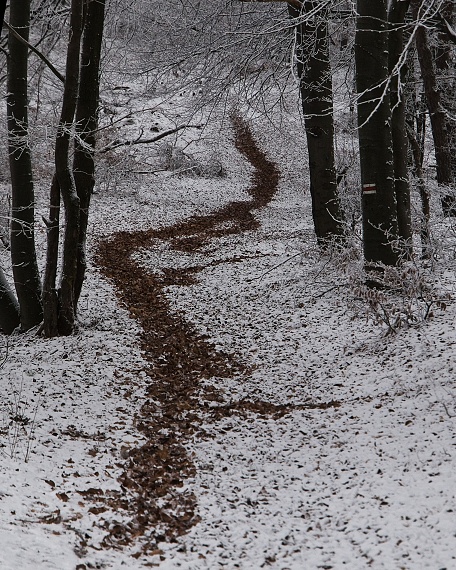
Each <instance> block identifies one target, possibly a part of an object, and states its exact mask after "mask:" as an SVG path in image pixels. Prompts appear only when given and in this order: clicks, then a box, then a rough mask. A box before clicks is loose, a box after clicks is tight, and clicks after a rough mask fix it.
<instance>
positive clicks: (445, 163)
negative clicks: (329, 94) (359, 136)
mask: <svg viewBox="0 0 456 570" xmlns="http://www.w3.org/2000/svg"><path fill="white" fill-rule="evenodd" d="M419 8H420V2H419V0H413V1H412V15H413V18H414V19H418V18H419ZM415 40H416V49H417V53H418V60H419V62H420V68H421V76H422V79H423V85H424V91H425V94H426V101H427V107H428V110H429V115H430V120H431V128H432V137H433V139H434V150H435V160H436V164H437V182H438V184H439V185H441V186H443V187H445V188H446V189H448V188H451V187H452V185H453V173H452V168H451V162H452V159H451V148H450V144H449V143H450V141H449V136H448V125H447V119H446V116H445V111H444V108H443V106H442V101H441V93H440V90H439V88H438V85H437V78H436V73H435V68H434V64H433V55H432V50H431V48H430V46H429V42H428V38H427V32H426V29H425V28H424V27H423V26H418V28H417V30H416V32H415ZM453 202H454V198H453V197H452V196H450V195H447V196H444V197H443V198H442V208H443V213H444V215H446V216H452V215H456V208H455V207H454V204H453Z"/></svg>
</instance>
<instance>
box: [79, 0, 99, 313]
mask: <svg viewBox="0 0 456 570" xmlns="http://www.w3.org/2000/svg"><path fill="white" fill-rule="evenodd" d="M104 12H105V0H87V8H86V17H85V23H84V34H83V39H82V51H81V77H80V84H79V98H78V104H77V109H76V128H77V137H76V140H75V149H74V161H73V173H74V179H75V183H76V190H77V194H78V196H79V200H80V221H79V238H78V254H77V275H76V283H75V295H74V306H75V310H76V307H77V303H78V299H79V296H80V294H81V289H82V284H83V281H84V276H85V272H86V267H87V261H86V234H87V224H88V217H89V207H90V198H91V195H92V192H93V187H94V184H95V161H94V152H95V143H96V130H97V127H98V104H99V85H100V57H101V45H102V39H103V27H104Z"/></svg>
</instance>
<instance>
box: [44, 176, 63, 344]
mask: <svg viewBox="0 0 456 570" xmlns="http://www.w3.org/2000/svg"><path fill="white" fill-rule="evenodd" d="M59 220H60V188H59V183H58V181H57V176H56V175H55V174H54V176H53V178H52V184H51V191H50V196H49V220H47V222H46V225H47V250H46V269H45V272H44V280H43V312H44V327H43V329H44V335H45V336H46V337H47V338H50V337H54V336H57V335H58V333H59V327H58V314H59V300H58V294H57V289H56V279H57V262H58V253H59Z"/></svg>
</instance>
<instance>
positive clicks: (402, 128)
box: [388, 0, 412, 257]
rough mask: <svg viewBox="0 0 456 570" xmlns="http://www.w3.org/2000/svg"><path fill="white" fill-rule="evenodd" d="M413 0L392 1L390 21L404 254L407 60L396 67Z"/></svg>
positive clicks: (407, 242)
mask: <svg viewBox="0 0 456 570" xmlns="http://www.w3.org/2000/svg"><path fill="white" fill-rule="evenodd" d="M409 4H410V1H406V2H404V1H398V0H394V1H393V2H391V4H390V8H389V13H388V21H389V24H390V31H389V34H388V40H389V41H388V48H389V49H388V56H389V72H390V74H392V77H391V125H392V138H393V157H394V186H395V192H396V202H397V223H398V232H399V238H400V239H401V241H402V242H403V245H404V254H405V255H406V256H407V257H410V255H411V254H412V219H411V212H410V184H409V177H408V170H407V164H408V144H407V142H408V141H407V129H406V121H405V114H406V109H405V101H404V92H402V93H400V92H399V89H400V86H401V85H403V84H404V79H405V75H406V70H405V64H403V65H402V66H401V68H400V70H397V69H395V68H396V66H397V65H398V63H399V61H400V58H401V56H402V55H403V49H404V40H403V24H404V21H405V14H406V13H407V10H408V7H409Z"/></svg>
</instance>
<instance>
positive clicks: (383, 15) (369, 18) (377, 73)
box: [355, 0, 398, 266]
mask: <svg viewBox="0 0 456 570" xmlns="http://www.w3.org/2000/svg"><path fill="white" fill-rule="evenodd" d="M357 11H358V17H357V21H356V36H355V62H356V87H357V92H358V134H359V151H360V162H361V183H362V211H363V237H364V256H365V259H366V262H367V263H368V266H369V263H374V264H375V263H379V262H380V263H384V264H385V265H395V264H396V263H397V261H398V251H397V247H396V246H395V244H394V241H395V240H396V239H397V236H398V223H397V213H396V212H397V204H396V194H395V185H394V178H395V176H394V157H393V140H392V133H391V106H390V97H389V90H388V88H387V81H388V76H389V73H388V34H387V26H388V24H387V12H386V0H376V1H375V2H374V1H372V0H358V1H357Z"/></svg>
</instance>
